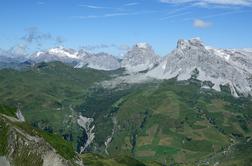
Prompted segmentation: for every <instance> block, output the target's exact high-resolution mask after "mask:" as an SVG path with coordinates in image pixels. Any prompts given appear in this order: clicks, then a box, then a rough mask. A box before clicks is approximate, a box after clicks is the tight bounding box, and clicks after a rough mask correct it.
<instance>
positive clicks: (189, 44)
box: [177, 38, 205, 50]
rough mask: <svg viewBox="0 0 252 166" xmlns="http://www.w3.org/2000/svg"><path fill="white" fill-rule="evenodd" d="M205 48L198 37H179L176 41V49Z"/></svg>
mask: <svg viewBox="0 0 252 166" xmlns="http://www.w3.org/2000/svg"><path fill="white" fill-rule="evenodd" d="M191 48H205V46H204V44H203V42H202V41H201V40H200V39H199V38H192V39H190V40H184V39H180V40H178V42H177V49H182V50H183V49H191Z"/></svg>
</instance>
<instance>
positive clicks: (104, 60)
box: [75, 52, 121, 70]
mask: <svg viewBox="0 0 252 166" xmlns="http://www.w3.org/2000/svg"><path fill="white" fill-rule="evenodd" d="M79 55H82V56H80V57H81V58H80V62H79V63H78V64H77V65H76V66H75V68H82V67H84V66H87V67H89V68H92V69H97V70H116V69H119V68H120V67H121V65H120V62H119V61H118V59H117V58H115V57H114V56H112V55H110V54H107V53H98V54H90V53H85V54H84V55H83V52H82V53H81V54H79Z"/></svg>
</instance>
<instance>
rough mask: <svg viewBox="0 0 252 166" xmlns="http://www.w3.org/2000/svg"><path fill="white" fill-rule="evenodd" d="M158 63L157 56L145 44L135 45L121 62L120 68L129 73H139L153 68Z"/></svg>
mask: <svg viewBox="0 0 252 166" xmlns="http://www.w3.org/2000/svg"><path fill="white" fill-rule="evenodd" d="M158 62H159V56H158V55H157V54H156V53H155V52H154V50H153V49H152V47H151V46H150V45H149V44H147V43H137V44H136V45H134V46H133V47H132V49H131V50H129V51H128V52H127V53H126V54H125V56H124V57H123V60H122V67H124V68H126V69H127V70H128V71H130V72H139V71H144V70H149V69H151V68H153V67H154V66H155V65H156V64H157V63H158Z"/></svg>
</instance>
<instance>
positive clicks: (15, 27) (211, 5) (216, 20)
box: [0, 0, 252, 55]
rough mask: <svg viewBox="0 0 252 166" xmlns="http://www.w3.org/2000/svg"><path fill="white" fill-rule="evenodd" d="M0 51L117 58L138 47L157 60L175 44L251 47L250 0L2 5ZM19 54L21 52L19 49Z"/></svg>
mask: <svg viewBox="0 0 252 166" xmlns="http://www.w3.org/2000/svg"><path fill="white" fill-rule="evenodd" d="M0 3H1V4H0V20H1V25H0V48H2V49H9V48H15V49H16V50H18V51H28V52H29V51H30V52H31V51H34V50H38V49H44V48H48V47H52V46H56V45H64V46H65V47H72V48H77V49H78V48H80V47H84V48H85V49H88V50H91V51H109V52H111V53H113V54H116V55H118V54H120V53H122V52H123V51H125V49H127V46H132V45H133V44H135V43H137V42H148V43H150V44H151V45H152V46H153V48H154V49H155V51H156V52H157V53H158V54H160V55H165V54H167V53H168V52H169V51H171V50H172V49H173V48H174V47H176V42H177V40H178V39H181V38H184V39H190V38H193V37H200V38H201V39H202V40H203V41H204V42H205V43H206V44H207V45H211V46H215V47H222V48H234V47H236V48H241V47H252V0H134V1H131V0H39V1H37V0H1V1H0ZM22 49H23V50H22Z"/></svg>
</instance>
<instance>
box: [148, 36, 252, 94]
mask: <svg viewBox="0 0 252 166" xmlns="http://www.w3.org/2000/svg"><path fill="white" fill-rule="evenodd" d="M195 69H197V70H198V75H197V79H199V80H201V81H211V82H212V83H213V84H214V86H213V89H215V90H218V91H220V85H228V86H229V87H230V90H231V92H232V94H233V96H236V97H238V96H239V95H245V96H248V95H252V81H251V80H252V57H251V53H249V52H248V51H247V52H246V51H238V50H231V49H230V50H228V49H214V48H209V47H206V46H204V44H203V43H202V42H201V41H200V40H199V39H191V40H179V41H178V43H177V48H176V49H175V50H174V51H172V52H171V53H170V54H169V55H167V56H166V57H165V58H164V60H163V61H162V62H161V63H160V64H159V65H158V66H157V67H156V68H154V69H153V70H151V71H149V72H148V73H147V76H149V77H152V78H157V79H170V78H174V77H177V79H178V80H188V79H190V78H191V77H192V74H193V72H194V71H195Z"/></svg>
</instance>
